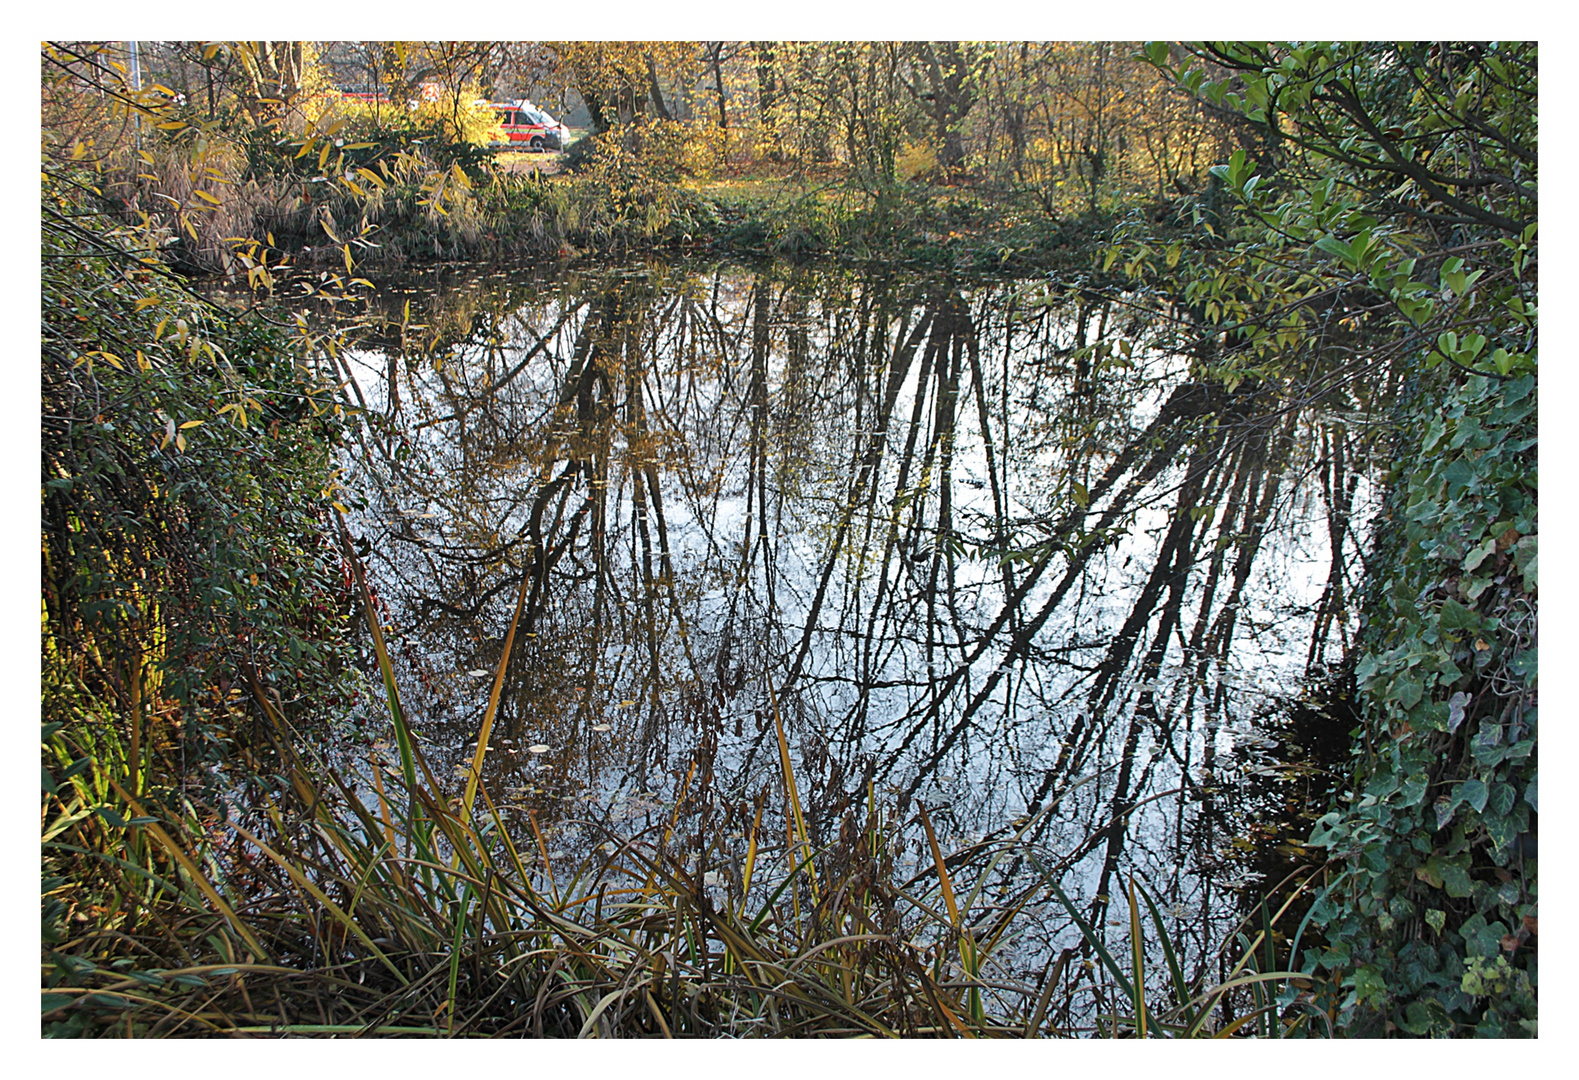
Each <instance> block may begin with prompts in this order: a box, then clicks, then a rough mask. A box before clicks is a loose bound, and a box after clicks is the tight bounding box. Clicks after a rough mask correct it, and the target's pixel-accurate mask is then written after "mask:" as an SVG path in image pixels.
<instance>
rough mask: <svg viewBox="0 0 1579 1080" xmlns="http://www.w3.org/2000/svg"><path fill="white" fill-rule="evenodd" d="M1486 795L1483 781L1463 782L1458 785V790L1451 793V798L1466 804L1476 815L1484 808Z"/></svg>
mask: <svg viewBox="0 0 1579 1080" xmlns="http://www.w3.org/2000/svg"><path fill="white" fill-rule="evenodd" d="M1488 794H1489V793H1488V792H1487V791H1486V785H1485V782H1484V781H1481V780H1465V781H1464V782H1463V783H1461V784H1459V785H1458V789H1457V790H1456V791H1455V792H1454V793H1453V798H1454V799H1455V800H1457V801H1459V802H1466V803H1468V804H1469V805H1470V806H1471V807H1473V808H1474V810H1475V813H1477V814H1478V813H1480V812H1481V811H1482V810H1484V809H1485V808H1486V798H1487V796H1488Z"/></svg>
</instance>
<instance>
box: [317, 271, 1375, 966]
mask: <svg viewBox="0 0 1579 1080" xmlns="http://www.w3.org/2000/svg"><path fill="white" fill-rule="evenodd" d="M381 296H382V299H381V300H380V301H379V302H380V303H382V304H384V305H387V311H386V313H385V314H386V322H385V328H386V329H385V330H384V331H383V332H381V333H379V334H372V335H369V336H367V337H366V339H365V340H364V341H363V342H362V344H361V351H360V352H357V353H355V354H353V355H352V356H350V357H349V358H348V359H349V366H350V369H351V371H352V373H353V374H354V375H355V378H356V382H357V387H358V392H359V393H361V394H362V395H363V396H364V398H365V400H366V402H367V403H368V406H369V408H370V410H371V412H372V414H373V416H372V422H371V423H370V425H369V427H368V429H367V432H366V439H365V442H364V444H363V445H362V447H361V448H360V450H359V453H358V455H357V458H356V461H355V462H354V463H353V466H352V469H351V473H350V477H351V479H350V486H351V488H352V490H354V491H357V492H359V493H361V494H362V495H363V496H364V497H365V498H366V499H367V508H366V511H365V512H364V513H363V514H362V515H361V516H360V517H359V519H358V520H356V521H354V522H353V529H354V530H356V531H358V532H359V533H360V535H361V536H362V537H363V538H364V540H365V541H366V543H367V544H368V545H369V548H370V557H369V565H370V570H371V573H372V577H373V579H374V580H375V581H376V582H378V587H379V589H380V592H381V595H382V599H383V601H384V603H385V604H386V606H387V609H388V612H389V615H390V617H391V619H392V621H393V624H394V626H395V627H396V637H397V638H398V639H399V640H400V641H401V642H402V645H403V655H404V656H405V658H406V663H407V667H408V670H407V671H406V673H405V679H406V682H407V687H406V693H407V695H408V697H409V702H408V704H409V707H410V710H411V712H412V714H413V715H414V716H415V717H416V718H417V720H416V724H417V727H418V730H419V731H421V732H423V734H424V735H426V736H427V737H429V738H430V739H432V740H433V741H434V748H435V750H436V753H435V754H434V756H435V758H437V759H439V760H443V759H444V758H445V755H446V754H448V755H449V756H450V757H451V758H453V760H454V761H459V760H460V753H461V751H462V748H463V746H464V745H465V744H466V743H468V742H469V741H470V740H472V739H474V738H475V737H476V732H477V725H478V721H479V719H480V717H481V715H482V711H483V708H484V706H485V704H486V701H487V693H488V687H489V683H488V681H487V679H486V678H483V677H479V674H469V673H488V674H490V675H491V672H492V671H493V669H494V668H496V667H497V665H498V662H499V658H500V649H501V645H502V641H503V635H504V633H505V630H506V629H507V626H508V621H509V618H510V615H511V613H512V610H513V601H514V598H515V596H516V593H517V591H518V590H519V588H520V587H521V585H522V583H523V581H524V582H525V583H526V584H527V587H528V593H527V596H528V599H527V603H526V608H525V616H524V619H523V625H522V626H521V628H520V631H519V633H518V636H517V641H516V646H515V648H514V651H513V653H512V656H511V659H510V665H509V669H508V673H507V681H506V684H505V692H504V695H503V699H502V701H501V704H500V709H499V719H498V722H497V725H496V727H495V729H494V730H495V735H494V738H493V745H492V747H491V748H490V751H489V755H488V757H487V762H486V766H485V771H484V782H485V785H486V786H487V788H488V790H489V791H490V792H492V793H494V797H495V799H496V801H498V802H499V803H501V805H506V806H508V807H511V808H512V810H511V812H512V813H515V814H517V815H518V820H520V821H522V822H524V820H525V815H527V814H531V815H533V816H534V818H535V821H536V824H537V826H538V827H541V828H543V829H545V830H546V831H547V835H549V836H551V837H552V838H553V842H554V843H556V844H558V845H559V846H561V847H562V848H563V849H564V850H566V851H574V850H576V849H577V846H578V845H587V844H590V843H591V842H593V841H595V840H596V839H598V836H597V835H596V834H595V833H594V832H592V831H590V830H585V829H581V828H579V827H578V826H577V825H576V823H577V822H587V821H595V822H598V823H600V824H601V825H602V826H603V827H605V828H609V829H612V830H615V831H618V830H620V829H622V828H630V827H633V824H639V823H644V822H649V821H653V820H658V819H659V818H660V817H661V818H662V819H663V820H664V821H665V822H666V823H669V824H670V825H672V827H673V828H674V829H675V831H676V835H677V836H679V837H681V838H682V841H683V842H689V843H693V844H696V845H697V850H698V851H699V852H702V851H704V850H705V849H707V848H708V847H709V845H717V846H722V847H723V848H724V849H725V852H726V854H727V853H728V852H729V851H730V850H732V845H738V843H739V839H740V836H741V835H742V834H743V833H744V831H745V829H746V827H747V825H748V823H749V822H751V821H752V820H753V818H754V815H755V814H757V813H758V812H759V809H760V808H765V811H766V814H767V819H766V820H772V819H773V816H774V815H775V814H777V813H779V812H780V811H781V809H782V806H783V803H782V796H781V794H780V782H781V774H780V770H779V759H778V754H779V747H778V737H777V734H776V725H775V717H776V716H778V717H781V718H782V722H783V725H784V728H785V731H786V735H787V738H788V741H789V744H790V747H791V752H792V757H793V758H794V761H795V769H796V776H797V779H798V782H799V784H800V792H801V798H802V799H803V800H804V801H805V804H806V807H807V829H808V832H809V833H810V838H811V841H812V843H813V844H815V845H819V846H820V845H822V844H824V843H828V842H830V841H832V840H834V839H835V838H836V837H837V835H838V832H839V829H840V828H841V824H842V823H843V822H845V820H846V815H847V813H848V812H849V811H850V810H851V808H852V807H853V806H855V805H857V804H860V803H861V802H862V800H864V799H866V798H867V795H868V791H869V790H870V791H873V792H875V793H876V796H877V798H878V799H879V800H883V799H887V800H888V801H889V803H890V804H891V805H895V806H897V807H898V808H899V809H900V811H901V818H903V817H904V816H906V814H907V812H908V811H907V808H908V807H910V806H912V805H913V803H914V802H915V801H918V800H919V801H921V802H923V803H924V804H925V805H926V806H927V808H928V809H929V811H930V812H931V813H932V815H933V820H934V822H936V823H937V825H938V828H939V829H940V830H941V831H942V832H943V833H944V834H945V836H946V837H947V839H948V840H949V841H950V842H951V843H950V845H949V846H951V847H952V849H953V850H954V851H955V852H956V857H955V858H953V859H951V860H950V862H951V863H952V864H954V865H960V866H963V865H965V864H966V863H968V862H971V855H972V852H973V850H975V849H978V848H979V847H981V846H982V845H986V844H991V843H993V842H994V841H996V840H1001V839H1004V838H1006V837H1009V836H1012V835H1013V834H1014V833H1015V832H1016V831H1017V830H1018V829H1019V828H1020V825H1022V824H1023V823H1024V822H1025V820H1026V819H1027V818H1032V817H1033V816H1034V815H1036V814H1037V812H1038V811H1044V810H1045V811H1046V812H1045V813H1042V814H1041V816H1039V817H1034V822H1033V824H1032V825H1031V827H1030V828H1029V829H1028V830H1026V832H1025V835H1024V836H1023V837H1022V840H1023V841H1024V842H1025V843H1026V844H1028V845H1029V847H1030V850H1032V851H1038V852H1040V853H1041V857H1040V861H1041V862H1042V864H1043V865H1044V866H1059V867H1063V868H1066V871H1067V873H1066V881H1067V883H1068V885H1069V887H1070V888H1071V889H1072V891H1078V892H1079V893H1080V894H1081V895H1082V896H1083V897H1084V898H1085V899H1086V900H1087V901H1088V902H1090V903H1091V904H1092V910H1093V913H1094V914H1096V915H1099V916H1100V915H1102V914H1103V912H1104V910H1105V907H1106V896H1107V895H1108V893H1109V890H1110V888H1112V887H1114V885H1115V882H1114V877H1115V874H1116V873H1118V872H1119V870H1120V868H1121V867H1122V868H1123V869H1124V870H1125V871H1126V872H1127V871H1128V870H1130V869H1133V870H1135V871H1136V872H1138V873H1139V874H1140V875H1141V877H1142V878H1143V880H1146V881H1149V882H1150V883H1151V884H1152V886H1153V887H1154V888H1155V889H1156V890H1158V891H1160V892H1162V893H1164V894H1166V895H1167V896H1168V898H1169V901H1170V903H1171V904H1173V905H1174V910H1175V912H1178V913H1194V915H1195V916H1197V917H1193V918H1191V917H1184V916H1181V923H1180V927H1179V932H1180V934H1181V937H1182V938H1183V939H1185V940H1188V939H1190V938H1192V937H1193V938H1194V944H1195V945H1196V946H1198V947H1199V946H1202V945H1205V946H1206V947H1207V948H1208V949H1209V948H1210V947H1212V946H1214V945H1215V940H1214V938H1213V935H1215V934H1216V933H1219V932H1220V930H1221V926H1220V924H1219V923H1218V922H1217V921H1216V920H1214V919H1213V918H1200V917H1198V916H1200V915H1202V914H1205V915H1211V914H1213V913H1220V912H1222V911H1224V910H1227V909H1228V908H1229V907H1231V905H1232V900H1231V899H1225V897H1224V891H1225V888H1226V887H1230V886H1232V885H1234V884H1238V883H1236V882H1233V881H1231V880H1228V879H1230V878H1232V876H1233V875H1235V874H1237V873H1238V872H1239V871H1238V869H1236V863H1235V852H1236V850H1237V848H1236V844H1235V841H1236V840H1238V846H1239V847H1242V846H1244V844H1245V841H1244V840H1243V839H1242V838H1241V837H1239V836H1238V833H1240V832H1241V831H1243V829H1244V824H1243V821H1242V820H1240V818H1236V815H1235V813H1234V812H1233V811H1234V810H1235V808H1236V807H1239V808H1240V809H1241V811H1242V806H1241V801H1240V800H1239V799H1238V798H1237V797H1236V796H1235V792H1236V791H1238V790H1239V789H1240V788H1241V787H1242V785H1241V778H1240V777H1239V775H1238V773H1239V771H1240V770H1242V769H1243V767H1244V766H1245V764H1246V760H1247V759H1246V758H1245V757H1244V755H1243V750H1244V748H1245V746H1246V745H1247V744H1249V745H1250V746H1252V747H1253V746H1254V744H1255V742H1256V740H1257V739H1261V738H1264V736H1262V735H1259V734H1258V733H1257V730H1256V717H1257V716H1258V715H1260V714H1263V713H1264V712H1266V711H1267V708H1268V702H1269V700H1272V699H1275V698H1276V697H1277V696H1279V695H1290V694H1293V693H1295V692H1297V691H1298V689H1299V687H1300V683H1301V680H1302V679H1303V678H1304V677H1305V676H1306V674H1307V671H1309V670H1311V669H1315V668H1319V667H1320V665H1322V664H1324V663H1328V662H1332V661H1336V660H1337V659H1339V658H1340V657H1341V654H1342V652H1343V649H1344V647H1345V645H1346V644H1347V640H1348V637H1349V635H1350V634H1351V633H1352V630H1353V623H1354V611H1353V607H1352V602H1351V597H1352V594H1353V588H1354V574H1355V570H1356V567H1355V565H1354V564H1355V563H1356V561H1357V560H1356V554H1357V550H1358V546H1359V544H1360V543H1361V542H1362V540H1363V526H1364V523H1365V521H1366V519H1367V516H1368V513H1369V510H1370V507H1371V506H1372V503H1373V494H1372V488H1371V485H1370V483H1369V482H1368V477H1369V476H1370V475H1371V474H1372V471H1373V467H1372V461H1371V460H1370V458H1369V456H1368V455H1369V454H1370V453H1371V452H1372V451H1371V448H1370V447H1369V446H1368V444H1367V442H1366V440H1365V439H1364V438H1363V433H1364V431H1365V424H1364V422H1363V419H1364V416H1365V415H1366V414H1367V412H1368V411H1370V410H1373V409H1375V408H1377V407H1378V403H1379V402H1380V401H1382V400H1384V399H1385V398H1386V397H1387V395H1388V394H1389V393H1390V390H1389V388H1388V387H1385V386H1381V385H1371V384H1356V383H1335V384H1334V385H1323V384H1322V383H1321V377H1322V372H1321V371H1320V369H1319V365H1313V366H1312V374H1311V383H1312V385H1310V386H1308V387H1298V388H1291V387H1288V386H1283V387H1278V388H1276V390H1277V392H1276V393H1274V392H1273V388H1270V387H1267V386H1265V385H1252V384H1244V385H1241V386H1240V387H1238V388H1237V389H1236V390H1235V391H1234V392H1232V393H1229V392H1226V391H1224V390H1222V389H1221V388H1220V387H1219V386H1218V385H1216V384H1208V383H1205V382H1200V381H1195V380H1194V379H1192V377H1191V374H1192V357H1193V358H1194V361H1200V360H1202V359H1204V358H1205V356H1204V354H1203V353H1202V347H1201V346H1200V345H1199V344H1198V343H1180V342H1176V341H1173V340H1171V339H1170V332H1171V331H1170V326H1171V324H1170V322H1169V321H1168V320H1167V319H1166V318H1164V317H1162V316H1159V315H1155V314H1152V313H1148V312H1146V311H1144V310H1140V309H1139V308H1133V309H1131V308H1127V307H1125V306H1123V305H1119V304H1114V303H1112V302H1110V301H1105V300H1102V299H1100V298H1098V297H1097V296H1095V295H1094V294H1092V293H1089V292H1085V291H1082V290H1079V289H1074V290H1070V291H1068V292H1067V293H1063V294H1058V295H1053V296H1051V297H1049V296H1046V295H1041V290H1040V289H1032V288H1030V287H1028V286H1027V285H1026V284H1025V283H1001V282H1000V283H979V282H958V281H952V280H945V279H943V278H938V277H913V276H906V275H904V274H899V273H888V274H883V273H875V274H874V273H856V272H847V271H827V270H814V269H806V268H796V267H791V266H779V265H774V266H768V267H762V268H756V269H750V268H741V267H722V268H708V269H700V270H699V269H681V268H673V267H662V266H651V267H642V268H638V269H634V270H609V271H589V272H573V273H566V274H563V275H560V276H558V277H552V278H544V277H540V276H533V275H531V274H527V273H520V274H509V273H502V272H500V273H494V274H492V275H485V274H484V275H475V274H474V275H469V276H467V275H463V276H460V277H459V278H458V279H456V280H450V281H442V282H424V283H422V284H420V285H413V286H410V287H409V288H405V289H402V288H399V287H393V288H387V289H385V290H383V291H382V293H381ZM408 299H409V300H410V301H411V305H410V314H409V316H407V315H406V310H405V308H404V304H405V302H406V301H407V300H408ZM402 323H405V325H404V326H403V327H402V325H401V324H402ZM1206 347H1207V348H1209V347H1210V346H1209V344H1208V346H1206ZM1296 399H1297V400H1298V402H1299V404H1298V407H1294V406H1292V405H1290V401H1292V400H1296ZM534 745H546V746H547V747H548V750H547V752H546V753H539V754H533V753H532V752H530V750H529V749H527V748H528V747H531V746H534ZM1236 746H1237V747H1238V748H1239V750H1240V753H1239V754H1236V755H1230V754H1228V753H1227V751H1228V750H1229V749H1231V748H1234V747H1236ZM1240 817H1241V818H1242V813H1241V815H1240ZM777 829H778V831H777V835H778V836H779V837H781V840H780V843H783V842H784V841H783V839H782V837H783V836H784V835H785V834H784V831H783V829H784V827H783V825H782V824H780V825H779V826H777ZM766 831H768V832H771V830H766ZM912 850H913V851H914V852H916V853H919V851H920V840H919V838H918V839H917V841H916V844H915V846H914V848H913V849H912ZM1017 850H1024V849H1023V848H1021V849H1017ZM978 862H979V861H978ZM929 864H930V860H929V859H921V860H919V861H918V863H917V870H916V872H917V873H923V872H925V871H926V868H927V867H928V866H929ZM1026 872H1027V868H1026V867H1025V866H1023V865H1022V863H1021V861H1020V859H1019V858H1009V859H1005V860H1003V861H1001V862H1000V863H998V865H997V868H996V870H995V871H994V872H993V873H994V879H993V881H992V882H990V883H989V886H988V891H987V895H989V896H990V895H1004V896H1007V895H1009V894H1010V893H1012V892H1013V891H1015V890H1016V889H1018V888H1020V887H1022V886H1023V885H1024V884H1025V882H1026V881H1027V880H1029V879H1028V878H1026V877H1025V874H1026ZM1229 895H1230V896H1231V894H1229ZM1048 910H1049V915H1050V916H1051V915H1052V914H1053V912H1055V911H1057V910H1059V909H1057V908H1050V909H1048ZM1026 934H1027V937H1026V939H1025V941H1024V943H1023V944H1024V946H1025V948H1026V949H1028V950H1030V951H1033V952H1034V951H1038V950H1041V949H1044V948H1045V947H1046V946H1048V945H1050V944H1052V943H1053V942H1052V940H1051V939H1052V938H1053V937H1054V936H1056V935H1058V934H1064V937H1063V938H1060V939H1059V943H1060V944H1064V945H1067V944H1068V943H1069V941H1068V935H1067V927H1066V924H1065V922H1064V921H1063V920H1060V919H1053V918H1049V919H1047V920H1042V921H1038V920H1034V919H1033V920H1030V921H1029V922H1028V926H1027V930H1026Z"/></svg>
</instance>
